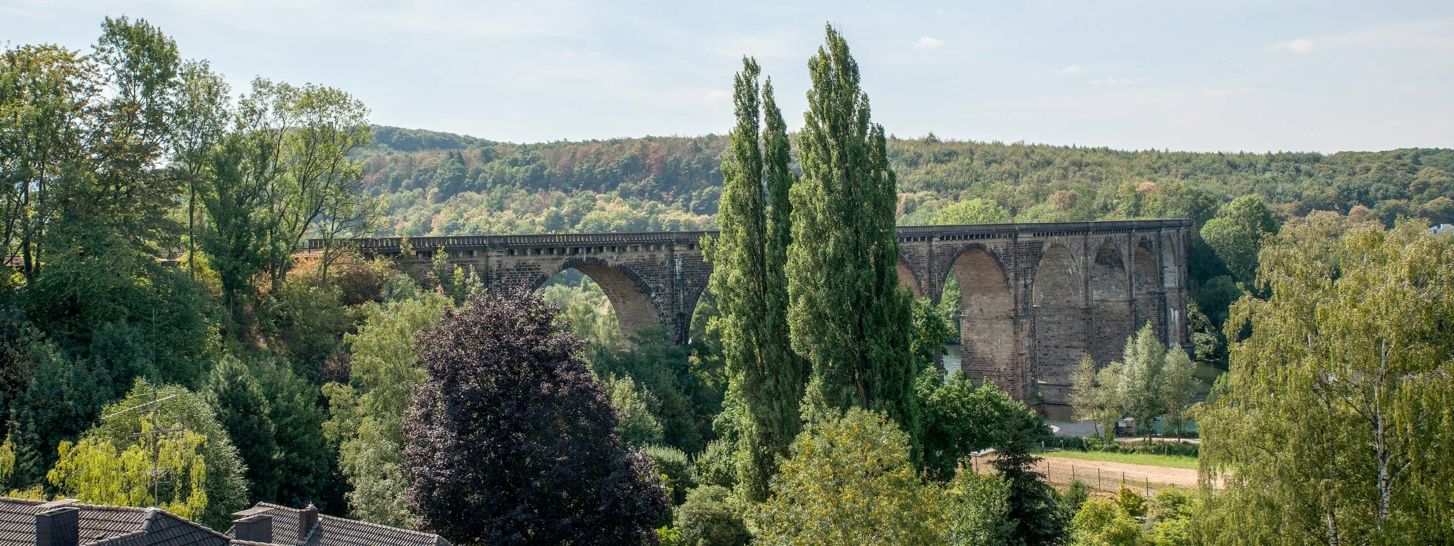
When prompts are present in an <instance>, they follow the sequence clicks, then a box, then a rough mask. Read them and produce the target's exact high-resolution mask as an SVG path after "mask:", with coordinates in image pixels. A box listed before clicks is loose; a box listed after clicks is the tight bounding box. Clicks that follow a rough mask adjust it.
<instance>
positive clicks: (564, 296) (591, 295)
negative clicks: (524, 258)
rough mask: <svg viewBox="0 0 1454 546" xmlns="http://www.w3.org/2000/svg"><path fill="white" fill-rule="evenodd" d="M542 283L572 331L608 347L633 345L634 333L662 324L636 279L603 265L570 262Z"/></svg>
mask: <svg viewBox="0 0 1454 546" xmlns="http://www.w3.org/2000/svg"><path fill="white" fill-rule="evenodd" d="M565 265H566V267H564V268H562V269H561V270H560V272H558V273H556V274H555V275H553V276H552V277H550V278H549V279H547V280H546V281H545V282H544V283H542V284H541V288H540V289H541V290H543V291H544V296H545V297H546V299H549V300H551V301H554V302H555V303H556V304H557V305H559V306H560V307H561V317H562V319H563V320H567V321H570V323H571V331H573V332H575V333H576V334H577V335H580V336H582V337H583V338H585V339H587V340H589V341H592V342H594V343H598V344H601V345H605V346H608V347H630V346H631V345H632V342H631V339H632V337H633V336H635V335H637V334H639V333H642V331H643V330H645V329H647V328H651V327H655V326H661V319H660V318H659V317H658V316H657V313H656V306H655V305H654V304H653V303H652V301H651V297H650V296H648V295H647V294H646V293H645V292H643V291H642V289H641V288H640V286H639V284H638V283H637V282H636V280H635V279H633V278H631V277H630V276H628V275H627V274H626V273H624V272H622V271H620V270H618V269H615V268H612V267H609V266H606V265H601V264H592V263H567V264H565Z"/></svg>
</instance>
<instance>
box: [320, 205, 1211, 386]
mask: <svg viewBox="0 0 1454 546" xmlns="http://www.w3.org/2000/svg"><path fill="white" fill-rule="evenodd" d="M1191 226H1192V224H1191V221H1190V220H1187V219H1168V220H1124V221H1104V222H1073V223H1045V224H989V225H962V226H916V227H901V228H898V240H899V263H898V272H899V281H900V283H901V284H903V285H904V286H905V287H906V288H908V289H910V290H912V291H913V292H914V294H915V295H917V296H920V297H928V298H929V299H930V300H932V301H934V302H935V303H938V302H939V301H940V299H941V298H942V296H943V294H944V286H945V284H946V283H947V281H948V279H949V275H954V278H955V279H956V280H957V281H958V284H959V289H960V297H961V298H962V300H963V301H962V303H963V310H964V311H963V315H961V317H960V343H961V345H960V352H961V356H960V362H961V369H962V370H964V372H965V373H967V374H969V376H970V377H972V378H973V379H974V380H975V381H976V382H979V381H981V380H983V379H985V378H988V379H991V380H993V381H994V382H995V383H996V384H997V385H1000V386H1001V387H1002V388H1005V389H1006V390H1007V391H1009V392H1010V393H1011V394H1013V395H1014V396H1016V397H1018V398H1020V399H1025V400H1034V401H1038V402H1043V403H1047V404H1057V405H1058V404H1065V403H1066V400H1067V396H1068V394H1069V391H1070V372H1071V369H1072V368H1073V367H1074V366H1075V364H1076V363H1077V362H1079V360H1080V357H1081V355H1082V354H1084V353H1087V352H1088V353H1090V354H1091V355H1092V356H1093V357H1094V358H1095V360H1096V362H1097V364H1099V365H1104V364H1106V363H1107V362H1110V361H1111V360H1113V359H1117V358H1119V357H1120V353H1121V348H1122V346H1123V345H1124V344H1125V341H1126V338H1127V336H1129V335H1131V334H1132V333H1133V332H1134V331H1135V330H1136V329H1138V328H1139V326H1140V325H1144V324H1146V323H1150V324H1152V325H1153V327H1154V328H1155V329H1156V332H1157V334H1158V335H1159V336H1160V337H1161V339H1162V340H1163V341H1164V342H1167V343H1185V341H1186V336H1187V332H1186V316H1185V310H1186V297H1187V295H1186V289H1185V281H1186V257H1187V244H1188V236H1189V233H1190V231H1191ZM716 235H717V234H716V232H711V231H693V232H653V233H599V234H553V235H489V236H483V235H482V236H457V237H417V238H411V239H409V244H410V246H411V247H412V248H414V249H415V250H416V251H415V255H414V257H413V258H409V259H405V260H404V261H403V263H402V264H401V265H402V266H404V267H405V268H406V269H410V270H413V271H415V272H423V271H427V270H429V268H430V264H431V260H432V259H433V258H434V256H433V254H434V253H436V252H444V253H446V254H447V256H446V258H447V259H448V261H449V262H450V263H452V264H455V265H459V266H462V267H466V268H473V269H474V270H475V271H476V272H477V273H478V274H479V275H480V277H481V279H482V280H483V281H484V284H485V285H486V286H487V287H489V288H490V289H492V290H501V289H507V288H511V287H517V286H521V285H524V286H529V287H531V288H534V287H538V286H540V285H541V284H543V283H545V281H546V280H547V279H549V278H550V277H551V276H553V275H555V274H556V273H559V272H561V271H564V270H566V269H571V268H574V269H576V270H578V271H580V272H581V273H584V274H585V275H587V276H589V277H590V278H591V279H592V280H593V281H595V282H596V283H597V284H599V285H600V286H601V288H602V289H604V290H605V292H606V295H607V297H608V298H609V299H610V301H611V305H612V306H613V307H614V308H615V311H616V317H617V320H618V322H619V323H620V325H621V330H622V332H623V333H627V334H629V333H630V332H634V331H636V330H638V329H641V328H644V327H648V326H653V325H664V326H666V327H667V328H668V329H669V331H670V332H671V334H670V335H671V336H672V338H673V339H674V340H675V341H676V342H678V343H682V342H685V341H687V340H686V337H687V335H688V332H689V330H690V324H691V318H692V313H693V311H694V310H695V309H696V306H697V300H698V298H699V297H700V296H701V295H702V292H703V290H704V289H705V288H706V286H707V279H708V277H709V276H710V275H711V272H712V265H711V264H710V263H708V262H706V261H705V260H703V257H702V249H701V245H700V244H699V243H700V241H701V239H702V238H703V237H715V236H716ZM400 242H401V239H399V238H378V239H357V240H355V244H356V245H357V246H358V248H359V250H361V251H363V252H365V253H367V254H375V255H383V256H398V254H399V253H400ZM313 244H315V245H316V242H314V243H313Z"/></svg>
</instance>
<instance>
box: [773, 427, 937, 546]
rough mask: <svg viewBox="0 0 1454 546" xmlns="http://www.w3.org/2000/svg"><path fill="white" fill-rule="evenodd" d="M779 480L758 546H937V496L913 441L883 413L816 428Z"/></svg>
mask: <svg viewBox="0 0 1454 546" xmlns="http://www.w3.org/2000/svg"><path fill="white" fill-rule="evenodd" d="M791 453H792V456H791V457H789V458H788V459H787V460H786V461H784V462H783V465H782V471H781V473H780V474H778V475H777V476H774V477H773V479H772V494H771V495H770V496H769V497H768V500H767V503H766V504H765V505H763V506H762V508H761V509H760V511H759V512H758V513H757V515H756V521H757V525H756V530H757V535H756V537H755V540H756V543H757V544H764V545H771V546H778V545H804V546H806V545H828V546H860V545H890V544H895V545H896V544H923V545H927V544H937V543H938V542H939V527H940V526H941V525H942V521H943V511H942V510H941V509H940V508H939V506H938V500H939V499H938V497H939V495H940V493H939V491H938V490H937V488H935V487H933V486H932V485H926V484H924V483H923V482H921V481H920V480H919V477H918V476H917V473H916V472H915V468H914V462H913V460H912V459H911V457H910V445H909V436H908V434H905V433H904V432H903V431H902V430H899V428H898V427H897V426H895V424H894V422H893V421H892V420H890V419H888V418H886V417H885V416H883V415H882V414H880V413H878V412H873V411H868V410H864V409H861V408H852V409H849V410H848V411H847V412H846V413H845V414H844V415H843V416H842V417H841V418H830V419H825V420H822V421H818V422H816V423H811V424H809V425H807V427H806V428H805V429H804V430H803V432H802V434H800V435H799V436H798V438H797V440H795V441H794V442H793V445H792V449H791Z"/></svg>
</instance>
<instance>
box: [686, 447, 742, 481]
mask: <svg viewBox="0 0 1454 546" xmlns="http://www.w3.org/2000/svg"><path fill="white" fill-rule="evenodd" d="M732 457H733V452H732V443H731V442H729V441H727V440H712V441H711V442H710V443H708V444H707V449H704V450H702V452H701V453H699V454H698V455H697V459H696V461H695V466H696V469H697V481H698V482H700V483H702V484H703V485H720V486H722V487H726V488H728V489H731V488H732V487H733V486H734V485H736V484H737V463H736V462H735V461H734V460H733V458H732Z"/></svg>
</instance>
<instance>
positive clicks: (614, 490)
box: [400, 291, 669, 545]
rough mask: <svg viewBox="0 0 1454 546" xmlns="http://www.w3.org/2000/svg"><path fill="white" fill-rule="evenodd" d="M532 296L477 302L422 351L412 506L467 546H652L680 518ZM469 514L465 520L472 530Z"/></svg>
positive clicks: (410, 424)
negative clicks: (669, 518)
mask: <svg viewBox="0 0 1454 546" xmlns="http://www.w3.org/2000/svg"><path fill="white" fill-rule="evenodd" d="M556 312H557V311H556V309H554V308H553V307H547V306H546V305H544V304H543V303H542V301H541V300H540V298H539V297H538V296H536V295H534V294H530V293H528V292H523V291H522V292H520V293H516V294H510V295H508V296H507V295H500V294H487V295H484V296H480V297H476V298H475V299H474V300H472V301H471V302H470V304H469V305H468V306H467V307H465V308H464V309H463V310H461V311H459V312H458V313H457V314H454V313H446V314H445V316H444V318H443V320H442V321H441V322H440V325H439V326H437V327H435V328H434V329H432V330H430V331H428V332H427V333H425V334H424V335H423V337H422V338H421V341H420V343H421V345H422V347H423V348H424V351H423V353H422V355H421V356H420V362H421V363H422V364H423V365H424V366H425V369H426V370H427V376H426V379H425V381H424V383H423V385H421V386H420V387H419V390H418V391H417V392H416V394H415V395H414V398H413V399H412V408H411V409H410V410H409V413H408V414H406V415H405V418H404V426H403V432H404V444H405V447H404V452H403V455H404V460H403V463H402V464H401V465H400V467H401V469H402V470H403V473H404V476H405V477H406V478H407V479H408V481H409V487H408V489H407V490H406V491H407V493H406V494H407V496H408V499H409V505H410V506H411V507H412V508H413V509H414V511H415V512H416V513H417V514H418V515H419V517H420V520H421V521H422V523H423V524H424V526H426V527H428V528H431V529H436V530H438V531H439V532H440V533H442V534H444V535H445V536H446V537H448V538H449V539H450V540H451V541H453V542H456V543H460V544H542V543H543V544H557V543H563V542H570V543H572V544H582V545H592V544H602V545H604V544H642V543H654V542H655V541H656V533H655V528H656V527H657V525H658V523H659V522H660V521H661V518H662V516H663V515H665V513H666V511H667V509H668V506H669V504H668V502H667V498H666V492H665V490H664V488H663V486H662V484H661V482H660V480H659V478H658V477H657V476H656V475H655V473H654V471H653V469H652V465H651V463H650V461H649V459H647V458H646V456H645V455H644V454H642V453H641V452H630V451H627V450H626V449H625V447H624V446H623V445H622V443H621V439H620V438H619V437H617V436H616V434H615V432H614V429H615V428H616V424H617V416H616V414H615V411H614V410H613V409H612V408H611V404H610V400H609V399H608V398H607V396H606V392H605V390H604V389H603V388H602V387H601V384H600V383H599V382H598V381H596V380H595V378H593V377H592V375H591V372H590V370H589V369H588V368H587V367H586V363H585V362H583V361H581V360H580V359H579V358H577V357H575V356H574V355H575V354H576V352H577V351H578V350H579V349H580V348H581V345H582V342H581V341H580V340H579V339H577V338H576V337H575V336H573V335H571V334H570V333H568V332H566V331H564V330H563V329H562V328H561V327H560V326H559V325H557V324H556V323H555V315H556ZM464 514H468V516H467V517H465V516H463V515H464Z"/></svg>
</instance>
